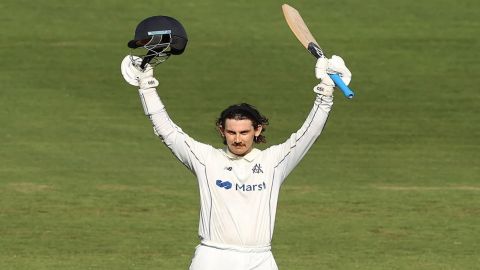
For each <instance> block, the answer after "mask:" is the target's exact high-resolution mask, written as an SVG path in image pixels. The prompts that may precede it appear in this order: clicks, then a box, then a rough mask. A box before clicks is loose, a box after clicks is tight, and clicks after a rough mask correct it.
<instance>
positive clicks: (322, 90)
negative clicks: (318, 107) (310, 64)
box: [313, 55, 352, 97]
mask: <svg viewBox="0 0 480 270" xmlns="http://www.w3.org/2000/svg"><path fill="white" fill-rule="evenodd" d="M328 74H338V75H339V76H340V77H341V78H342V80H343V82H345V84H346V85H348V84H349V83H350V81H351V80H352V73H351V72H350V70H349V69H348V68H347V67H346V66H345V61H343V59H342V58H341V57H340V56H336V55H333V56H332V58H331V59H327V58H326V57H321V58H319V59H318V60H317V63H316V65H315V77H316V78H317V79H319V80H321V82H320V83H319V84H318V85H316V86H315V87H314V88H313V91H314V92H315V93H317V94H320V95H324V96H329V97H331V96H333V87H334V86H335V83H334V82H333V81H332V79H331V78H330V76H328Z"/></svg>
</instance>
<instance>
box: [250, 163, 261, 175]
mask: <svg viewBox="0 0 480 270" xmlns="http://www.w3.org/2000/svg"><path fill="white" fill-rule="evenodd" d="M252 172H253V173H263V170H262V166H261V165H260V163H257V164H255V166H253V168H252Z"/></svg>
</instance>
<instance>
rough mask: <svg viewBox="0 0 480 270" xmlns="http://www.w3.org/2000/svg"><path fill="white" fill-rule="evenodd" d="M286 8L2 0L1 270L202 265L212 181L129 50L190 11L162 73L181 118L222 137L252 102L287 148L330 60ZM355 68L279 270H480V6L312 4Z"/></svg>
mask: <svg viewBox="0 0 480 270" xmlns="http://www.w3.org/2000/svg"><path fill="white" fill-rule="evenodd" d="M282 3H283V2H280V1H273V0H268V1H245V2H238V1H237V2H233V1H214V0H205V1H182V2H181V3H173V2H171V1H170V2H167V1H141V2H140V3H133V2H131V1H128V2H127V1H111V0H109V1H72V0H67V1H59V0H49V1H47V0H45V1H36V2H32V1H13V0H6V1H2V3H1V4H0V18H2V19H1V21H2V29H3V30H2V35H0V44H1V47H2V49H1V50H0V56H1V59H2V61H1V62H0V81H1V91H0V108H2V109H1V110H0V123H1V127H2V132H1V133H0V136H1V137H0V152H1V154H0V269H15V270H22V269H38V270H41V269H49V270H51V269H62V270H64V269H72V270H73V269H82V270H83V269H187V268H188V265H189V263H190V259H191V256H192V254H193V250H194V247H195V245H196V244H197V243H198V240H197V237H196V233H197V226H198V223H197V222H198V220H197V218H198V194H197V187H196V183H195V179H194V178H193V176H192V175H190V173H189V172H187V171H186V170H185V169H184V167H183V166H182V165H181V164H179V163H178V162H177V161H176V160H175V159H174V158H173V157H172V156H171V154H170V152H169V151H168V150H167V149H166V148H165V147H164V146H163V145H162V143H161V142H160V141H159V140H158V139H156V138H155V137H154V136H153V134H152V131H151V127H150V123H149V122H148V120H147V119H146V118H145V117H144V116H143V112H142V109H141V105H140V102H139V100H138V96H137V92H136V89H135V88H132V87H130V86H128V85H127V84H126V83H125V82H124V81H123V79H122V77H121V75H120V69H119V65H120V61H121V60H122V58H123V56H124V55H125V54H127V53H128V52H129V51H128V49H127V47H126V42H127V41H128V40H129V39H131V37H132V36H133V31H134V29H135V26H136V24H137V23H138V22H139V21H140V20H141V19H143V18H145V17H147V16H151V15H158V14H162V15H170V16H173V17H175V18H177V19H179V20H180V21H181V22H182V23H183V25H184V26H185V28H186V30H187V33H188V35H189V44H188V46H187V50H186V52H185V54H184V55H182V56H179V57H172V58H171V59H169V60H168V61H167V62H166V63H165V64H162V65H161V66H160V67H158V68H157V69H156V76H157V78H158V79H159V81H160V87H159V91H160V95H161V96H162V99H163V101H164V103H165V104H166V106H167V109H168V110H169V113H170V115H171V116H172V118H173V119H174V120H175V121H176V122H177V123H178V124H179V125H180V126H181V127H182V128H183V129H184V130H185V131H186V132H188V133H189V134H190V135H191V136H193V137H194V138H196V139H198V140H200V141H203V142H207V143H210V144H212V145H216V146H220V140H219V138H218V137H217V134H216V132H215V130H214V120H215V117H216V116H217V114H218V113H219V112H220V111H221V110H222V109H223V108H225V107H226V106H228V105H230V104H232V103H238V102H242V101H246V102H250V103H252V104H255V105H256V106H257V107H258V108H259V109H260V110H261V111H262V112H263V113H264V114H266V115H267V116H269V117H270V120H271V121H270V123H271V126H270V128H269V130H268V132H267V133H266V135H267V137H268V140H269V144H270V145H271V144H276V143H280V142H282V141H283V140H285V139H286V138H287V137H288V136H289V134H290V133H291V132H294V131H295V130H296V129H297V128H299V127H300V125H301V123H302V121H303V119H304V118H305V116H306V114H307V113H308V111H309V109H310V106H311V103H312V100H313V93H312V91H311V88H312V87H313V85H315V83H316V80H315V78H314V75H313V66H314V60H313V58H312V57H311V56H310V55H308V53H306V52H305V51H304V50H303V49H302V46H301V45H300V44H299V43H298V41H297V40H296V39H295V37H294V36H293V34H292V33H291V32H290V30H289V29H288V26H287V25H286V23H285V22H284V19H283V15H282V13H281V8H280V6H281V4H282ZM289 4H291V5H292V6H294V7H296V8H297V9H298V10H299V11H300V12H301V14H302V15H303V17H304V19H305V21H306V22H307V24H308V25H309V27H310V29H311V31H312V32H313V34H314V36H315V37H316V38H317V40H318V41H319V42H320V44H321V45H322V47H323V48H324V50H325V51H326V52H327V53H330V54H338V55H341V56H342V57H343V58H344V59H345V60H346V62H347V64H348V66H349V67H350V69H351V70H352V72H353V81H352V84H351V87H352V88H353V89H354V90H355V91H356V94H357V96H356V97H355V99H354V100H352V101H348V100H345V99H344V98H343V97H342V95H341V94H340V93H337V95H336V99H335V107H334V110H333V112H332V114H331V116H330V118H329V123H328V124H327V127H326V129H325V130H324V133H323V134H322V136H321V137H320V139H319V140H318V142H317V143H316V144H315V145H314V147H313V148H312V149H311V151H310V152H309V153H308V154H307V156H306V157H305V159H304V160H303V161H302V163H300V165H299V167H298V168H297V169H296V170H295V171H294V172H293V173H292V174H291V175H290V177H289V178H288V179H287V182H286V183H285V185H284V187H283V189H282V193H281V196H280V202H279V206H278V208H279V209H278V214H277V223H276V231H275V235H274V241H273V248H274V254H275V256H276V259H277V262H278V265H279V267H280V269H296V270H301V269H339V270H341V269H369V270H376V269H402V270H403V269H405V270H406V269H408V270H411V269H419V270H427V269H428V270H430V269H431V270H453V269H462V270H469V269H472V270H473V269H478V265H479V264H480V259H479V258H480V253H479V250H480V244H479V241H478V240H479V239H480V233H479V230H478V227H479V226H480V206H479V205H480V183H479V179H480V177H479V176H480V170H479V166H478V164H479V160H480V155H479V150H480V149H479V148H480V147H479V145H480V144H479V139H478V138H479V136H480V132H479V131H480V129H479V126H478V123H479V122H480V119H479V112H480V111H479V107H478V104H479V103H480V94H479V92H478V85H480V79H479V77H478V74H479V72H480V62H479V60H478V59H480V55H479V52H478V46H479V37H480V35H479V34H478V29H479V26H480V21H479V19H478V18H477V17H478V16H477V14H476V13H477V12H476V11H477V10H479V9H480V4H479V3H478V1H473V0H464V1H460V2H452V1H444V0H441V1H412V0H406V1H373V0H367V1H323V2H321V3H318V2H315V1H297V2H289Z"/></svg>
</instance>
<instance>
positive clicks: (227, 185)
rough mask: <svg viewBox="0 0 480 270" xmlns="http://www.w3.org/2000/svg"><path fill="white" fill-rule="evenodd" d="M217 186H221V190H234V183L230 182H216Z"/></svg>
mask: <svg viewBox="0 0 480 270" xmlns="http://www.w3.org/2000/svg"><path fill="white" fill-rule="evenodd" d="M215 184H217V186H219V187H221V188H224V189H231V188H232V182H230V181H222V180H217V181H216V182H215Z"/></svg>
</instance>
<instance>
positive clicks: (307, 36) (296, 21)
mask: <svg viewBox="0 0 480 270" xmlns="http://www.w3.org/2000/svg"><path fill="white" fill-rule="evenodd" d="M282 10H283V15H284V16H285V20H286V21H287V24H288V26H289V27H290V30H292V32H293V34H295V36H296V37H297V39H298V40H299V41H300V43H302V45H303V46H304V47H305V48H306V49H307V50H308V51H309V52H310V53H311V54H312V55H313V56H315V57H316V58H317V59H318V58H321V57H325V54H324V53H323V51H322V48H320V46H319V45H318V42H317V41H316V40H315V38H314V37H313V36H312V33H310V30H308V27H307V25H306V24H305V22H304V21H303V19H302V16H300V13H299V12H298V11H297V10H296V9H294V8H293V7H291V6H289V5H287V4H283V5H282ZM328 75H329V76H330V78H331V79H332V80H333V82H334V83H335V86H337V87H338V88H339V89H340V90H342V92H343V94H344V95H345V97H346V98H348V99H352V98H353V96H354V95H355V94H354V93H353V91H352V90H351V89H350V88H349V87H348V86H347V85H346V84H345V83H344V82H343V81H342V78H340V76H339V75H338V74H328Z"/></svg>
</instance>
